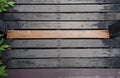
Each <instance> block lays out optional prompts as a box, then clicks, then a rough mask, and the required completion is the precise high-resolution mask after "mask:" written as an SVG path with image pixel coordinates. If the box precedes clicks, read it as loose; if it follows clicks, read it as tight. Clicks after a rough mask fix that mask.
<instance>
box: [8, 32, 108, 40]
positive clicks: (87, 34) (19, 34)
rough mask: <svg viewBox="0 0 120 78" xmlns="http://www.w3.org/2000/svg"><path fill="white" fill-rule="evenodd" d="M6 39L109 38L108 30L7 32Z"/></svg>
mask: <svg viewBox="0 0 120 78" xmlns="http://www.w3.org/2000/svg"><path fill="white" fill-rule="evenodd" d="M7 38H12V39H14V38H17V39H22V38H110V34H109V30H8V31H7Z"/></svg>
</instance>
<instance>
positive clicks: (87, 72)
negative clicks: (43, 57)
mask: <svg viewBox="0 0 120 78" xmlns="http://www.w3.org/2000/svg"><path fill="white" fill-rule="evenodd" d="M7 72H8V74H9V76H8V77H7V78H38V77H41V78H61V77H62V78H76V77H77V78H117V77H119V72H120V69H98V68H96V69H8V70H7ZM46 74H47V75H46Z"/></svg>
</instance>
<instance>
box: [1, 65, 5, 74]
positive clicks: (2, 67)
mask: <svg viewBox="0 0 120 78" xmlns="http://www.w3.org/2000/svg"><path fill="white" fill-rule="evenodd" d="M5 68H6V66H5V65H2V66H0V74H1V73H2V72H3V71H4V70H5Z"/></svg>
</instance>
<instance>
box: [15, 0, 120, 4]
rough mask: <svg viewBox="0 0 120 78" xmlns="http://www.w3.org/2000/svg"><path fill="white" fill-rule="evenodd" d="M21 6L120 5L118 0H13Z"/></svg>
mask: <svg viewBox="0 0 120 78" xmlns="http://www.w3.org/2000/svg"><path fill="white" fill-rule="evenodd" d="M14 1H16V3H19V4H20V3H21V4H25V3H26V4H38V3H39V4H43V3H45V4H58V3H62V4H65V3H67V4H70V3H72V4H73V3H120V1H119V0H14Z"/></svg>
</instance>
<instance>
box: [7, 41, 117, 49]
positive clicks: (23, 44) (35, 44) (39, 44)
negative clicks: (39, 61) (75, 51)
mask: <svg viewBox="0 0 120 78" xmlns="http://www.w3.org/2000/svg"><path fill="white" fill-rule="evenodd" d="M111 42H113V41H111V40H107V39H106V40H104V39H103V40H102V39H101V40H95V39H93V40H92V39H86V40H84V39H71V40H69V39H66V40H64V39H63V40H60V39H52V40H49V39H48V40H45V39H44V40H7V43H8V44H9V45H10V46H11V48H54V47H110V43H111ZM115 43H116V41H114V45H112V46H113V47H116V44H115Z"/></svg>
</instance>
